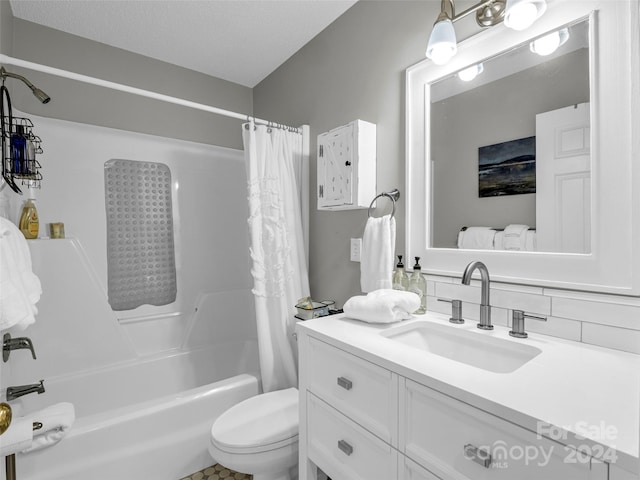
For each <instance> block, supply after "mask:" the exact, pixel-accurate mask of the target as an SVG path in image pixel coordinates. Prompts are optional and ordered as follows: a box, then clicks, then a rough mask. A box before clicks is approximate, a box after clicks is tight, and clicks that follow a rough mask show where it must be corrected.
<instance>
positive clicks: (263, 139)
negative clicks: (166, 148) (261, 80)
mask: <svg viewBox="0 0 640 480" xmlns="http://www.w3.org/2000/svg"><path fill="white" fill-rule="evenodd" d="M242 132H243V142H244V152H245V163H246V167H247V181H248V194H249V232H250V250H251V259H252V268H251V274H252V276H253V294H254V299H255V305H256V322H257V325H258V348H259V357H260V371H261V375H262V388H263V390H264V391H265V392H270V391H273V390H280V389H283V388H288V387H293V386H297V383H298V380H297V351H296V347H295V339H294V338H293V332H294V329H295V318H294V315H295V312H296V309H295V305H296V302H297V301H298V299H300V298H303V297H306V296H308V295H309V278H308V275H307V264H306V256H305V251H304V240H303V233H302V216H301V207H300V205H301V202H300V192H301V172H302V160H303V155H302V135H301V134H299V133H293V132H289V131H287V130H283V129H280V128H269V127H267V126H264V125H258V126H256V125H255V124H254V123H253V121H252V122H250V123H247V124H245V125H243V129H242Z"/></svg>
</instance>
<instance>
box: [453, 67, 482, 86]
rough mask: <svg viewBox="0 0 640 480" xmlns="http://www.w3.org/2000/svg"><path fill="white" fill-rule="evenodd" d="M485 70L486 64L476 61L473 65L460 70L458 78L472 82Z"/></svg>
mask: <svg viewBox="0 0 640 480" xmlns="http://www.w3.org/2000/svg"><path fill="white" fill-rule="evenodd" d="M482 72H484V65H483V64H482V63H476V64H475V65H471V66H470V67H468V68H465V69H464V70H460V71H459V72H458V78H459V79H460V80H462V81H463V82H470V81H471V80H473V79H474V78H476V77H477V76H478V75H480V74H481V73H482Z"/></svg>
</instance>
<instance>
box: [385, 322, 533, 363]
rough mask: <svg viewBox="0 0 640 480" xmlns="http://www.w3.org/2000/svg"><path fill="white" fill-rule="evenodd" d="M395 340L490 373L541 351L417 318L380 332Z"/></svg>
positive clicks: (527, 359) (527, 360) (519, 343)
mask: <svg viewBox="0 0 640 480" xmlns="http://www.w3.org/2000/svg"><path fill="white" fill-rule="evenodd" d="M381 335H383V336H384V337H387V338H388V339H390V340H393V341H395V342H399V343H402V344H404V345H407V346H409V347H413V348H416V349H420V350H422V351H424V352H427V353H432V354H434V355H438V356H440V357H445V358H448V359H449V360H453V361H456V362H460V363H464V364H466V365H470V366H472V367H476V368H480V369H482V370H487V371H489V372H494V373H511V372H513V371H515V370H517V369H518V368H520V367H522V366H523V365H524V364H526V363H527V362H529V361H530V360H531V359H533V358H535V357H536V356H538V355H540V353H542V350H540V349H539V348H537V347H534V346H531V345H525V344H523V343H521V342H515V341H509V340H505V339H502V338H497V337H495V336H491V335H489V334H487V333H485V332H480V331H478V332H475V331H469V330H464V329H461V328H457V327H453V326H451V327H450V326H448V325H438V324H436V323H431V322H418V323H412V324H408V325H401V326H399V327H394V328H391V329H389V330H385V331H383V332H381Z"/></svg>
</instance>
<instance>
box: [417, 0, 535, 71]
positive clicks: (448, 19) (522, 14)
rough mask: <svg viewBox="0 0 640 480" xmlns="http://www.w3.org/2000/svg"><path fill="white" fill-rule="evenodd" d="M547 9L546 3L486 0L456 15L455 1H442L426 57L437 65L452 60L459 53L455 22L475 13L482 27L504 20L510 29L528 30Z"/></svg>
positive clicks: (522, 0) (528, 0) (524, 0)
mask: <svg viewBox="0 0 640 480" xmlns="http://www.w3.org/2000/svg"><path fill="white" fill-rule="evenodd" d="M546 9H547V3H546V0H482V1H480V2H479V3H477V4H476V5H473V6H472V7H469V8H467V9H466V10H465V11H463V12H461V13H459V14H456V8H455V4H454V0H441V3H440V14H439V15H438V18H437V19H436V22H435V23H434V24H433V30H432V31H431V36H430V37H429V44H428V45H427V51H426V56H427V58H429V59H431V60H432V61H433V63H435V64H436V65H444V64H445V63H447V62H448V61H449V60H451V58H452V57H453V56H454V55H455V54H456V52H457V51H458V46H457V40H456V32H455V29H454V28H453V22H456V21H457V20H460V19H461V18H464V17H466V16H468V15H470V14H472V13H475V14H476V22H477V24H478V25H479V26H481V27H492V26H494V25H498V24H499V23H501V22H502V21H504V23H505V25H506V26H507V27H509V28H512V29H514V30H524V29H525V28H527V27H528V26H530V25H531V24H532V23H533V22H535V21H536V20H537V19H538V18H539V17H540V16H541V15H542V14H543V13H544V12H545V10H546ZM448 12H450V13H448Z"/></svg>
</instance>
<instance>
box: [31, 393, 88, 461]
mask: <svg viewBox="0 0 640 480" xmlns="http://www.w3.org/2000/svg"><path fill="white" fill-rule="evenodd" d="M30 417H31V418H32V419H33V421H34V422H40V423H42V428H40V429H39V430H34V431H33V442H32V443H31V446H30V447H29V448H26V449H24V450H22V453H28V452H34V451H36V450H40V449H42V448H45V447H49V446H51V445H54V444H56V443H58V442H59V441H60V440H62V438H63V437H64V436H65V435H66V434H67V432H68V431H69V429H70V428H71V427H72V425H73V422H75V420H76V414H75V409H74V408H73V404H71V403H68V402H61V403H56V404H55V405H51V406H50V407H47V408H43V409H42V410H40V411H37V412H34V413H32V414H30Z"/></svg>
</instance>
